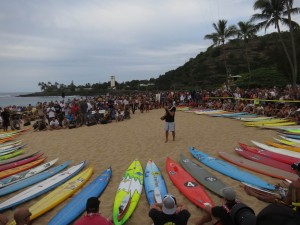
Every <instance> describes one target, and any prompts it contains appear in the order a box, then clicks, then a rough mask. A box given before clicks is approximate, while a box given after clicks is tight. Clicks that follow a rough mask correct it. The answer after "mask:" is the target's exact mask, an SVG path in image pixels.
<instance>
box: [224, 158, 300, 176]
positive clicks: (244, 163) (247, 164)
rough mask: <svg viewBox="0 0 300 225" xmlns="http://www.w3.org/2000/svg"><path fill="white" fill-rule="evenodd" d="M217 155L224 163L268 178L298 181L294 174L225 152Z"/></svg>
mask: <svg viewBox="0 0 300 225" xmlns="http://www.w3.org/2000/svg"><path fill="white" fill-rule="evenodd" d="M219 155H220V156H221V157H222V158H223V159H225V160H226V161H228V162H230V163H233V164H235V165H237V166H240V167H244V168H246V169H249V170H252V171H255V172H258V173H261V174H264V175H267V176H270V177H275V178H278V179H282V180H285V179H289V180H292V181H294V180H298V175H297V174H295V173H289V172H286V171H284V170H280V169H277V168H274V167H271V166H267V165H264V164H261V163H257V162H253V161H251V160H248V159H245V158H241V157H239V156H235V155H232V154H228V153H227V152H219Z"/></svg>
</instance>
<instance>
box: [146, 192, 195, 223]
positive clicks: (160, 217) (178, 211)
mask: <svg viewBox="0 0 300 225" xmlns="http://www.w3.org/2000/svg"><path fill="white" fill-rule="evenodd" d="M190 216H191V214H190V212H189V211H188V209H187V207H186V206H185V205H183V204H178V203H177V202H176V198H175V197H174V196H173V195H170V194H168V195H166V196H164V198H163V202H162V203H154V205H152V206H151V209H150V211H149V217H151V219H152V220H153V223H154V225H164V224H174V225H186V224H187V222H188V220H189V218H190Z"/></svg>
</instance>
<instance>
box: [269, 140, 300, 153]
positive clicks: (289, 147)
mask: <svg viewBox="0 0 300 225" xmlns="http://www.w3.org/2000/svg"><path fill="white" fill-rule="evenodd" d="M266 144H267V145H270V146H273V147H275V148H281V149H286V150H289V151H293V152H300V148H299V147H293V146H287V145H283V144H278V143H274V142H272V141H267V142H266Z"/></svg>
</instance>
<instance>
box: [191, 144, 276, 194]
mask: <svg viewBox="0 0 300 225" xmlns="http://www.w3.org/2000/svg"><path fill="white" fill-rule="evenodd" d="M189 151H190V153H191V154H192V155H193V156H194V157H195V158H196V159H197V160H199V161H200V162H201V163H203V164H204V165H206V166H208V167H210V168H212V169H214V170H216V171H217V172H219V173H222V174H224V175H226V176H229V177H231V178H233V179H235V180H238V181H241V182H247V183H249V184H252V185H255V186H258V187H261V188H265V189H268V190H275V186H274V185H272V184H269V183H267V182H266V181H264V180H262V179H261V178H259V177H257V176H255V175H253V174H251V173H248V172H246V171H243V170H240V169H239V168H238V167H236V166H234V165H232V164H230V163H227V162H226V161H223V160H220V159H217V158H214V157H211V156H209V155H207V154H205V153H203V152H201V151H199V150H197V149H195V148H194V147H190V148H189Z"/></svg>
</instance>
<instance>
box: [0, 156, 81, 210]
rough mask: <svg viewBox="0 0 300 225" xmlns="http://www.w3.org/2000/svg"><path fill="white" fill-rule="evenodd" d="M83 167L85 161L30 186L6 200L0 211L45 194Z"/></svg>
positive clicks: (0, 206) (0, 205)
mask: <svg viewBox="0 0 300 225" xmlns="http://www.w3.org/2000/svg"><path fill="white" fill-rule="evenodd" d="M84 165H85V161H83V162H81V163H80V164H77V165H75V166H73V167H70V168H69V169H68V170H65V171H63V172H61V173H59V174H56V175H55V176H53V177H50V178H48V179H46V180H44V181H42V182H39V183H37V184H36V185H33V186H31V187H30V188H28V189H27V190H25V191H22V192H21V193H19V194H17V195H15V196H14V197H12V198H9V199H7V200H6V201H4V202H2V203H1V204H0V211H1V212H2V211H4V210H6V209H9V208H11V207H14V206H17V205H19V204H21V203H23V202H26V201H29V200H30V199H33V198H35V197H37V196H39V195H41V194H43V193H46V192H48V191H50V190H52V189H53V188H55V187H57V186H58V185H60V184H61V183H63V182H65V181H66V180H68V179H70V178H71V177H73V176H75V175H76V174H77V173H78V172H79V171H80V170H81V169H82V168H83V167H84Z"/></svg>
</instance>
